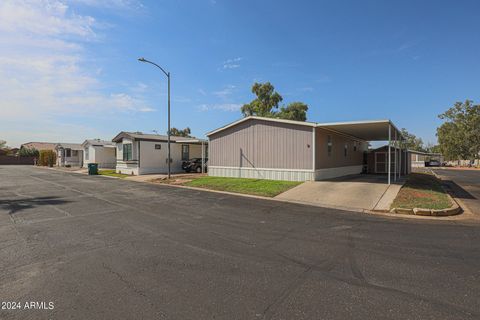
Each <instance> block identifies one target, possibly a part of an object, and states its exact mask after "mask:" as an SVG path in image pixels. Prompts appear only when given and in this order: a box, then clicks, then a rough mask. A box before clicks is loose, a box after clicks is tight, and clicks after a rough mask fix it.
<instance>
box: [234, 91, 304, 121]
mask: <svg viewBox="0 0 480 320" xmlns="http://www.w3.org/2000/svg"><path fill="white" fill-rule="evenodd" d="M252 93H254V94H255V95H256V96H257V97H256V98H255V99H254V100H253V101H252V102H250V103H247V104H244V105H243V106H242V109H241V111H242V113H243V115H244V116H245V117H248V116H259V117H268V118H281V119H288V120H297V121H305V120H307V110H308V106H307V105H306V104H305V103H303V102H292V103H290V104H289V105H287V106H281V107H280V111H278V108H279V105H280V103H281V102H282V101H283V98H282V96H281V95H280V94H279V93H278V92H276V91H275V87H274V86H273V85H272V84H271V83H270V82H265V83H257V82H255V83H254V84H253V86H252Z"/></svg>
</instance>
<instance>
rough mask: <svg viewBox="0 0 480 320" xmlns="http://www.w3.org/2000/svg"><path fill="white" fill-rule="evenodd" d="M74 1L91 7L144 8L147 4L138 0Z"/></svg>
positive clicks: (73, 0)
mask: <svg viewBox="0 0 480 320" xmlns="http://www.w3.org/2000/svg"><path fill="white" fill-rule="evenodd" d="M71 1H72V2H76V3H80V4H84V5H87V6H91V7H100V8H108V9H122V10H123V9H128V10H135V9H143V8H145V6H144V5H143V4H142V3H141V2H140V1H137V0H71Z"/></svg>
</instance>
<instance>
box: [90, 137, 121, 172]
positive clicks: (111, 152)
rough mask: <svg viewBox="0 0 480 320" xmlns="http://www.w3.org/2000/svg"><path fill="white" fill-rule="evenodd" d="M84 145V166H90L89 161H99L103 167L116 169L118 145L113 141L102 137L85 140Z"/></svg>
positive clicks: (100, 166) (99, 164)
mask: <svg viewBox="0 0 480 320" xmlns="http://www.w3.org/2000/svg"><path fill="white" fill-rule="evenodd" d="M82 147H83V166H84V167H85V168H86V167H88V164H89V163H98V167H99V168H102V169H115V165H116V161H117V159H116V151H117V148H116V145H115V143H113V142H111V141H104V140H100V139H92V140H85V141H84V142H83V143H82Z"/></svg>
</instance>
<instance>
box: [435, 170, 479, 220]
mask: <svg viewBox="0 0 480 320" xmlns="http://www.w3.org/2000/svg"><path fill="white" fill-rule="evenodd" d="M433 170H435V172H436V173H437V174H438V175H440V177H441V178H442V180H446V181H452V182H454V184H455V185H453V189H454V191H456V194H457V196H458V198H459V199H460V200H461V201H462V202H463V204H464V205H466V206H467V207H468V208H469V209H470V211H471V212H472V213H473V214H475V215H476V216H477V217H478V218H480V170H475V169H450V168H439V169H433ZM456 185H457V186H460V188H458V187H457V186H456Z"/></svg>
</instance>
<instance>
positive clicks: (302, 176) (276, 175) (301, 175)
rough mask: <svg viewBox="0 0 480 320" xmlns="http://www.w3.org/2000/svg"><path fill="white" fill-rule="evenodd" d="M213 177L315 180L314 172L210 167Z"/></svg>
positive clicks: (209, 172) (210, 174) (210, 173)
mask: <svg viewBox="0 0 480 320" xmlns="http://www.w3.org/2000/svg"><path fill="white" fill-rule="evenodd" d="M208 175H209V176H212V177H232V178H253V179H268V180H286V181H311V180H314V179H315V172H314V170H292V169H271V168H268V169H261V168H248V167H236V168H235V167H219V166H213V167H208Z"/></svg>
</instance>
